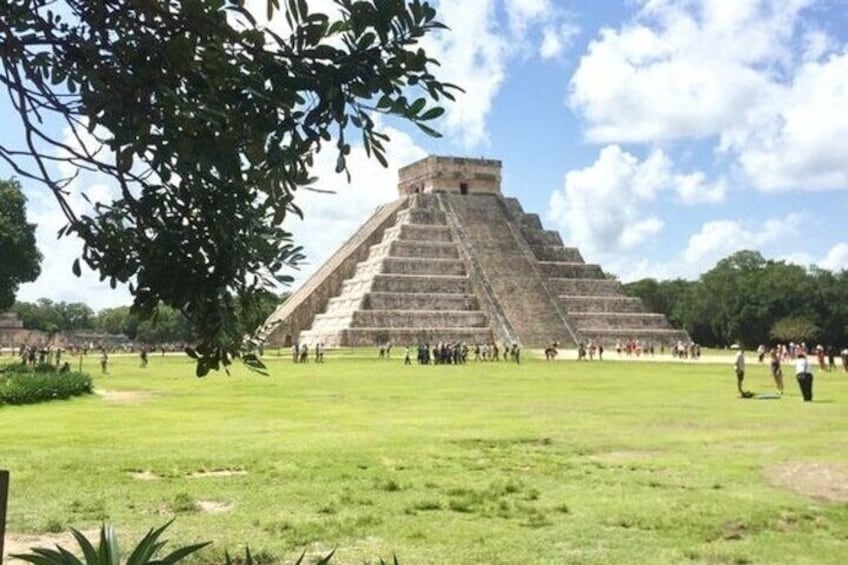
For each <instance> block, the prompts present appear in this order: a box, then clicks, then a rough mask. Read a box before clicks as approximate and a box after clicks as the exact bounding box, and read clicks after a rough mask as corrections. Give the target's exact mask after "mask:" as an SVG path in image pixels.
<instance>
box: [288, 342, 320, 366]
mask: <svg viewBox="0 0 848 565" xmlns="http://www.w3.org/2000/svg"><path fill="white" fill-rule="evenodd" d="M314 349H315V362H316V363H323V362H324V342H323V341H319V342H318V343H316V344H315V347H314ZM291 356H292V362H293V363H309V344H307V343H301V344H298V343H293V344H292V348H291Z"/></svg>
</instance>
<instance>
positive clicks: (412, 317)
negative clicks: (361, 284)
mask: <svg viewBox="0 0 848 565" xmlns="http://www.w3.org/2000/svg"><path fill="white" fill-rule="evenodd" d="M350 327H352V328H424V329H426V328H488V327H489V322H488V320H487V319H486V315H485V314H483V312H480V311H479V310H478V311H476V312H469V311H463V310H440V311H430V310H360V311H358V312H354V313H353V317H352V320H351V325H350Z"/></svg>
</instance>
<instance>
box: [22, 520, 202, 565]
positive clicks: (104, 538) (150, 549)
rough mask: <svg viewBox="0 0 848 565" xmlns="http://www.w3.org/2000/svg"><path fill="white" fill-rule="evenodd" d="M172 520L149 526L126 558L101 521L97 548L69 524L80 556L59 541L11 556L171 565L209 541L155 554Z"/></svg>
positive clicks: (47, 564)
mask: <svg viewBox="0 0 848 565" xmlns="http://www.w3.org/2000/svg"><path fill="white" fill-rule="evenodd" d="M171 523H173V520H171V521H169V522H168V523H167V524H165V525H164V526H162V527H160V528H158V529H155V530H154V529H153V528H151V529H150V531H149V532H147V535H145V536H144V537H143V538H142V539H141V541H139V542H138V544H137V545H136V546H135V548H134V549H133V550H132V553H130V555H129V557H127V559H126V560H125V561H124V560H122V559H121V548H120V546H119V545H118V536H117V535H116V533H115V528H113V527H112V526H111V525H109V524H103V525H102V526H101V527H100V543H99V544H98V546H97V548H95V547H94V544H93V543H92V542H91V541H90V540H89V539H88V538H86V537H85V536H84V535H83V534H82V533H81V532H80V531H78V530H75V529H73V528H71V533H72V534H73V535H74V538H76V540H77V543H78V544H79V546H80V549H82V554H83V559H80V558H79V557H77V556H76V555H74V554H73V553H71V552H70V551H68V550H67V549H65V548H64V547H61V546H59V545H57V546H56V549H49V548H44V547H33V548H30V551H32V553H27V554H18V555H12V557H15V558H17V559H20V560H22V561H26V562H28V563H32V564H33V565H171V564H173V563H178V562H179V561H182V560H183V559H185V558H186V557H187V556H189V555H191V554H192V553H194V552H195V551H197V550H199V549H201V548H203V547H206V546H207V545H209V544H210V543H212V542H208V541H207V542H204V543H196V544H193V545H187V546H184V547H180V548H178V549H176V550H174V551H172V552H171V553H169V554H168V555H166V556H165V557H157V556H156V555H157V554H158V553H159V550H161V549H162V547H163V546H164V545H165V544H166V543H168V542H167V541H160V540H159V537H160V536H161V535H162V534H163V533H164V532H165V530H166V529H167V528H168V526H170V525H171Z"/></svg>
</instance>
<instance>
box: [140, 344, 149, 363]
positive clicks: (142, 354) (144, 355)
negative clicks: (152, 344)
mask: <svg viewBox="0 0 848 565" xmlns="http://www.w3.org/2000/svg"><path fill="white" fill-rule="evenodd" d="M139 357H141V368H142V369H146V368H147V347H145V346H144V345H142V346H141V352H140V353H139Z"/></svg>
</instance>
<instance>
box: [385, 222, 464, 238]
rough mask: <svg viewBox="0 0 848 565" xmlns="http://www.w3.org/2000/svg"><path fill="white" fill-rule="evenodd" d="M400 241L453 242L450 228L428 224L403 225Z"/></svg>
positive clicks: (401, 226)
mask: <svg viewBox="0 0 848 565" xmlns="http://www.w3.org/2000/svg"><path fill="white" fill-rule="evenodd" d="M398 239H400V240H401V241H442V242H446V241H452V238H451V232H450V229H449V228H448V226H430V225H426V224H401V225H400V234H399V236H398Z"/></svg>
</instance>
